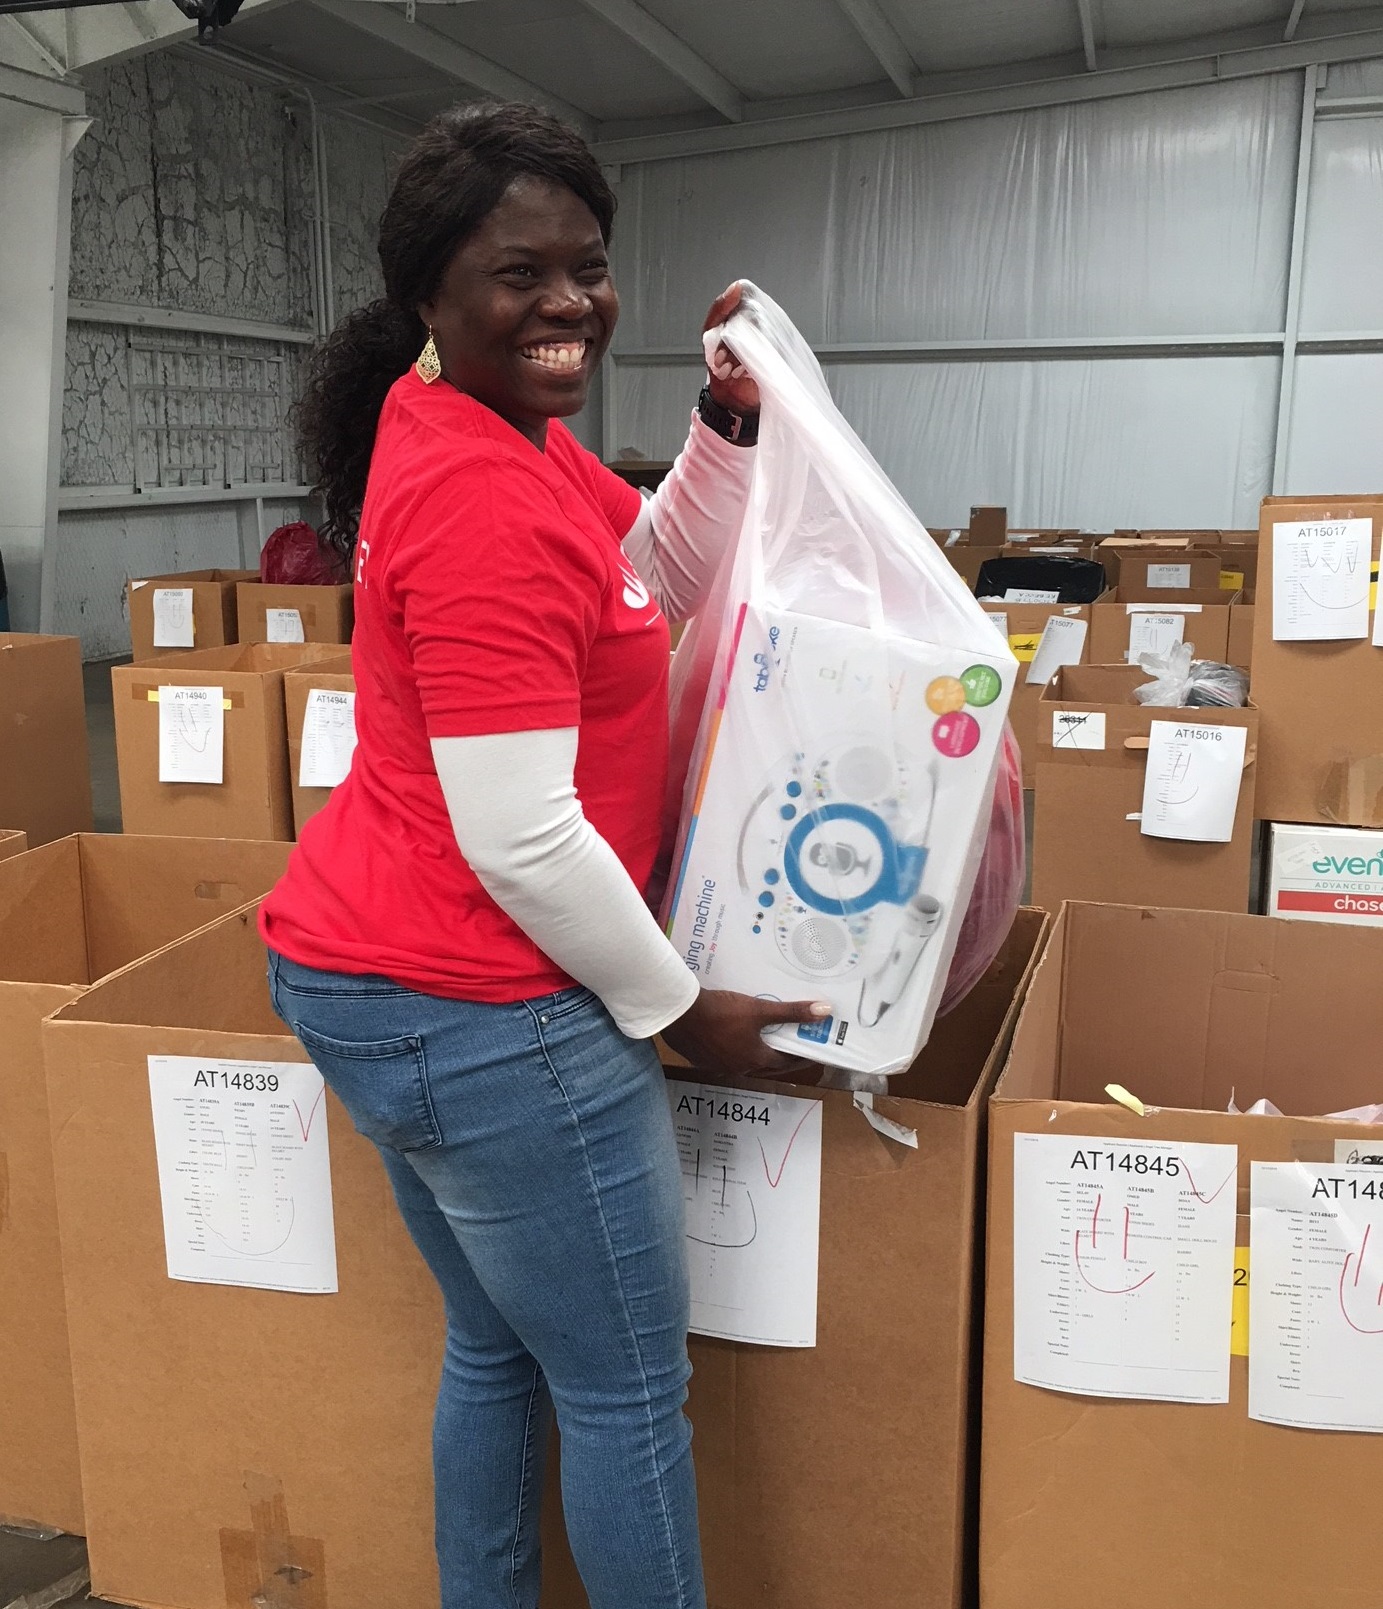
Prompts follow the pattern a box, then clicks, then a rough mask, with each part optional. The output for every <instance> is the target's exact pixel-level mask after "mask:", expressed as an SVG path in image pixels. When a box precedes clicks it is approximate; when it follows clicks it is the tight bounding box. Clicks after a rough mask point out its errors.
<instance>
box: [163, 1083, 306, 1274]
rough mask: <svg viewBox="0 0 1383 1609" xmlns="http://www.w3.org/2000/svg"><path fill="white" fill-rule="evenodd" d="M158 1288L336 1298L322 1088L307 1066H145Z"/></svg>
mask: <svg viewBox="0 0 1383 1609" xmlns="http://www.w3.org/2000/svg"><path fill="white" fill-rule="evenodd" d="M149 1095H150V1099H151V1101H152V1105H153V1116H154V1144H155V1148H156V1150H157V1152H158V1177H159V1191H160V1194H161V1195H162V1198H163V1238H164V1247H165V1250H166V1253H167V1259H168V1277H169V1279H180V1280H188V1281H191V1282H192V1283H193V1284H198V1285H251V1286H254V1287H255V1288H257V1289H259V1290H268V1291H303V1292H309V1293H314V1292H315V1293H321V1292H331V1291H334V1290H336V1288H337V1284H336V1230H335V1225H334V1222H333V1217H332V1205H331V1158H330V1153H329V1151H328V1149H327V1114H326V1104H325V1103H326V1088H325V1085H324V1084H323V1082H322V1075H321V1074H320V1073H319V1072H318V1071H317V1069H316V1068H315V1067H314V1066H312V1064H311V1063H310V1062H251V1061H215V1060H206V1061H203V1060H202V1059H201V1058H199V1057H196V1056H150V1057H149Z"/></svg>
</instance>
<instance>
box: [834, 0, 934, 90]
mask: <svg viewBox="0 0 1383 1609" xmlns="http://www.w3.org/2000/svg"><path fill="white" fill-rule="evenodd" d="M836 4H837V5H838V6H839V7H840V9H841V10H842V11H843V12H844V13H845V15H846V16H847V17H849V19H850V21H851V22H852V23H853V24H854V27H855V32H856V33H857V34H858V35H859V36H860V38H861V39H863V40H864V42H865V44H866V45H868V46H869V48H870V50H871V51H872V52H873V54H874V59H875V60H876V61H877V62H878V64H879V66H880V67H882V68H883V70H884V71H885V72H886V73H887V74H888V76H889V77H890V78H891V79H892V80H893V85H894V88H896V89H897V91H898V93H899V94H900V95H903V96H906V97H908V98H909V99H910V98H911V97H912V95H913V94H914V93H915V92H916V82H915V81H916V78H917V63H916V62H915V61H914V60H913V59H912V53H911V52H910V51H909V50H908V47H907V46H906V45H905V44H904V43H903V41H902V39H901V38H900V37H899V35H898V30H897V29H896V28H895V27H894V26H893V24H892V23H891V22H890V21H889V20H888V18H887V17H886V16H885V15H884V13H883V11H882V9H881V8H880V6H879V3H878V0H836Z"/></svg>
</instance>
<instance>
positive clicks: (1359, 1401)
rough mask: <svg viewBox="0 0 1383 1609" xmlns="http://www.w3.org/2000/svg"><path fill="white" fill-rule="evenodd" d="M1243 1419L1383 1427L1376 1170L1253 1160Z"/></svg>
mask: <svg viewBox="0 0 1383 1609" xmlns="http://www.w3.org/2000/svg"><path fill="white" fill-rule="evenodd" d="M1251 1234H1252V1244H1253V1270H1254V1276H1255V1277H1254V1280H1253V1283H1252V1285H1251V1286H1250V1288H1249V1309H1250V1334H1251V1335H1252V1342H1253V1344H1252V1350H1251V1351H1250V1353H1249V1418H1250V1419H1261V1420H1265V1421H1266V1422H1267V1423H1268V1424H1274V1425H1295V1426H1298V1427H1300V1428H1302V1429H1309V1430H1364V1431H1371V1432H1374V1433H1378V1432H1383V1174H1380V1172H1379V1170H1378V1169H1376V1168H1370V1167H1347V1166H1343V1165H1337V1166H1333V1167H1331V1166H1322V1165H1319V1164H1315V1163H1307V1162H1255V1163H1254V1164H1253V1170H1252V1183H1251Z"/></svg>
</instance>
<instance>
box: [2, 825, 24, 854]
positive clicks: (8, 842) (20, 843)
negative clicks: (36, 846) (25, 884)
mask: <svg viewBox="0 0 1383 1609" xmlns="http://www.w3.org/2000/svg"><path fill="white" fill-rule="evenodd" d="M28 847H29V840H28V839H27V838H26V837H25V836H24V834H23V833H22V832H18V831H14V830H11V829H10V828H0V860H8V859H9V857H10V856H11V855H22V854H23V853H24V851H25V850H26V849H27V848H28Z"/></svg>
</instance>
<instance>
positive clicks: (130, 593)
mask: <svg viewBox="0 0 1383 1609" xmlns="http://www.w3.org/2000/svg"><path fill="white" fill-rule="evenodd" d="M258 575H259V571H258V570H184V571H181V572H179V573H177V574H175V575H149V576H142V577H141V578H140V579H138V580H133V581H128V582H126V584H125V603H126V607H127V608H128V610H129V617H130V646H131V648H132V649H133V651H134V662H135V664H136V665H138V664H141V663H143V661H145V660H147V659H153V658H155V657H156V656H157V655H159V654H166V653H168V652H169V651H170V650H169V649H168V647H167V646H163V647H159V646H157V645H156V644H155V642H154V593H155V592H156V591H158V590H160V589H162V588H172V589H175V590H177V591H180V592H184V591H185V592H190V593H191V594H192V620H191V625H192V642H191V644H190V646H191V647H192V648H220V647H222V646H224V645H225V644H226V643H233V642H234V641H235V640H236V630H235V589H236V586H237V585H238V584H239V583H240V582H241V581H253V580H255V579H257V578H258Z"/></svg>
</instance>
